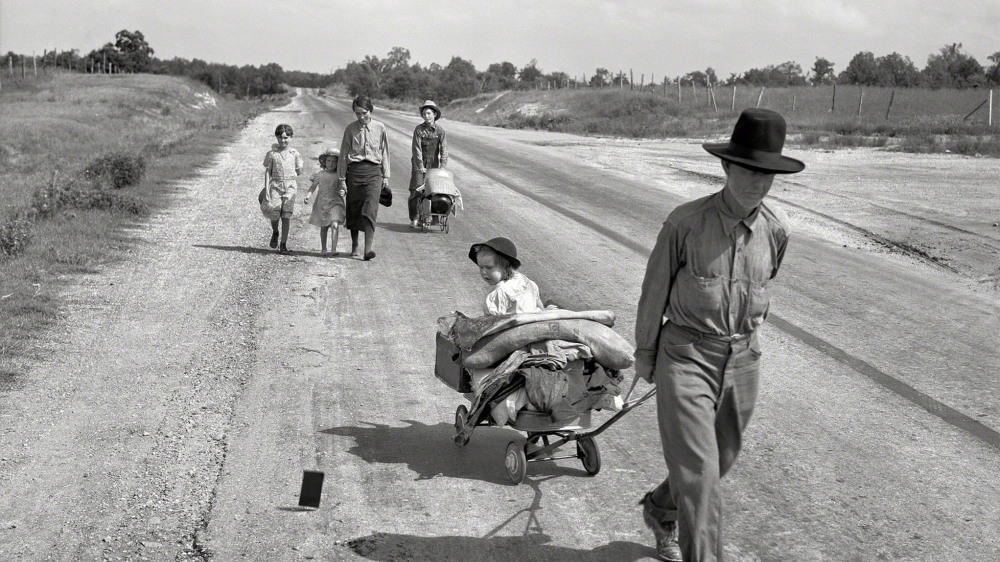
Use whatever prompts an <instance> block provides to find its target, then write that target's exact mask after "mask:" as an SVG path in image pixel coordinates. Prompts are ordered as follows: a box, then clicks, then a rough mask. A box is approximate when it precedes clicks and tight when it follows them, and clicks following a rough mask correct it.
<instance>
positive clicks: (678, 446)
mask: <svg viewBox="0 0 1000 562" xmlns="http://www.w3.org/2000/svg"><path fill="white" fill-rule="evenodd" d="M759 368H760V346H759V345H758V342H757V334H756V333H753V334H749V335H746V336H741V337H738V338H736V339H733V340H728V341H727V340H726V339H725V338H716V337H713V336H709V335H704V334H700V333H698V332H695V331H693V330H690V329H688V328H684V327H681V326H678V325H676V324H674V323H672V322H668V323H667V324H666V325H665V326H664V327H663V328H662V329H661V331H660V345H659V349H658V350H657V355H656V366H655V368H654V370H653V377H654V381H655V382H656V388H657V392H656V406H657V418H658V420H659V427H660V440H661V442H662V444H663V456H664V458H665V459H666V461H667V469H668V471H669V477H668V479H667V480H664V482H663V483H662V484H660V486H659V487H658V488H657V489H656V490H655V491H654V492H653V497H654V499H655V500H656V503H658V504H660V507H663V508H666V509H677V510H678V511H679V519H678V532H679V536H678V539H679V540H678V543H679V545H680V548H681V552H682V553H683V556H684V560H697V561H712V560H718V559H721V558H722V541H721V536H720V532H719V530H720V526H721V523H722V497H721V493H720V479H721V478H722V477H723V476H724V475H725V474H726V472H728V471H729V469H730V468H731V467H732V466H733V463H734V462H735V461H736V457H737V455H738V454H739V452H740V448H741V447H742V445H743V431H744V430H745V429H746V426H747V424H748V423H749V422H750V416H751V415H752V414H753V409H754V403H755V402H756V401H757V385H758V379H759ZM666 497H669V498H670V500H671V501H672V503H673V505H665V504H664V503H662V500H660V498H666Z"/></svg>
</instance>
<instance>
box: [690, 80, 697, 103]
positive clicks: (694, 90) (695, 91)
mask: <svg viewBox="0 0 1000 562" xmlns="http://www.w3.org/2000/svg"><path fill="white" fill-rule="evenodd" d="M691 95H692V96H694V103H695V105H698V86H695V84H694V79H693V78H692V79H691Z"/></svg>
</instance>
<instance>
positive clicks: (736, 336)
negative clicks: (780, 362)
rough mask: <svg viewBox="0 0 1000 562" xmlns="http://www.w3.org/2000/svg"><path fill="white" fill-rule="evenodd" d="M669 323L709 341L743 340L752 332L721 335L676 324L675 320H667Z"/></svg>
mask: <svg viewBox="0 0 1000 562" xmlns="http://www.w3.org/2000/svg"><path fill="white" fill-rule="evenodd" d="M669 325H671V326H674V327H675V328H677V329H679V330H681V331H682V332H686V333H688V334H691V335H692V336H696V337H700V338H702V339H706V340H711V341H717V342H724V343H736V342H741V341H743V340H747V339H750V336H752V335H753V332H749V333H746V334H730V335H728V336H723V335H720V334H710V333H708V332H702V331H700V330H695V329H694V328H688V327H687V326H681V325H680V324H677V323H675V322H669Z"/></svg>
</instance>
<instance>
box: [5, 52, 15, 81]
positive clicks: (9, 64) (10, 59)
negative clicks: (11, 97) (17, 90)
mask: <svg viewBox="0 0 1000 562" xmlns="http://www.w3.org/2000/svg"><path fill="white" fill-rule="evenodd" d="M7 67H8V69H9V70H10V77H11V79H13V78H14V57H7Z"/></svg>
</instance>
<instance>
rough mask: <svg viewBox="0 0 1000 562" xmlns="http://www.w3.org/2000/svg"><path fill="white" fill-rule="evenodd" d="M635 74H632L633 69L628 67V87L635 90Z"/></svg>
mask: <svg viewBox="0 0 1000 562" xmlns="http://www.w3.org/2000/svg"><path fill="white" fill-rule="evenodd" d="M633 86H635V76H634V75H633V74H632V69H631V68H630V69H628V89H629V90H634V89H635V88H634V87H633Z"/></svg>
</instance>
